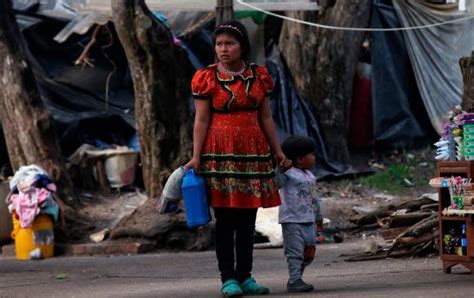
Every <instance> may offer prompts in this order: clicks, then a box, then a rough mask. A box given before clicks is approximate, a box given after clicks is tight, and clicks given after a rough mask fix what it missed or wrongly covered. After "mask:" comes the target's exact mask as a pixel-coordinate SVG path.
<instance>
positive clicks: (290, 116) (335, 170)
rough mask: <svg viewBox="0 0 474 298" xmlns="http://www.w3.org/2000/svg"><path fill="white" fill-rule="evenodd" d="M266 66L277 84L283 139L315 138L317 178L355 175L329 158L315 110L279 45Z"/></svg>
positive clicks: (276, 114) (274, 103) (274, 98)
mask: <svg viewBox="0 0 474 298" xmlns="http://www.w3.org/2000/svg"><path fill="white" fill-rule="evenodd" d="M266 66H267V68H268V71H269V72H270V74H271V76H272V79H273V81H274V89H273V92H272V95H271V98H270V99H271V107H272V114H273V119H274V120H275V123H276V125H277V130H278V134H279V137H280V140H284V139H285V137H286V136H288V135H293V134H294V135H304V136H309V137H311V138H313V139H314V140H315V142H316V145H317V148H316V158H317V163H316V169H315V174H316V176H317V177H329V176H341V175H347V174H353V169H352V167H351V166H350V165H345V164H342V163H340V162H337V161H334V160H332V159H331V158H329V156H328V155H327V153H326V148H325V146H324V142H323V139H322V137H321V132H320V130H319V126H318V122H317V119H316V116H315V115H316V112H315V110H314V107H313V106H312V104H311V103H309V102H307V101H306V100H304V99H302V98H301V97H300V96H299V95H298V93H297V92H296V89H295V87H294V85H293V83H292V81H291V75H290V71H289V69H288V68H287V66H286V64H285V63H284V61H283V60H282V58H281V54H280V51H279V50H278V49H277V47H276V46H275V45H274V46H273V49H272V51H271V54H270V55H269V56H267V61H266Z"/></svg>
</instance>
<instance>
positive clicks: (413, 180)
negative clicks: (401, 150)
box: [357, 163, 434, 194]
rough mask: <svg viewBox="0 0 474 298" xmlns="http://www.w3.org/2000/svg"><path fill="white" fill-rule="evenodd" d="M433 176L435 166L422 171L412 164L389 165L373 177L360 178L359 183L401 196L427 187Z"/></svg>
mask: <svg viewBox="0 0 474 298" xmlns="http://www.w3.org/2000/svg"><path fill="white" fill-rule="evenodd" d="M420 170H422V171H420ZM433 175H434V167H433V166H428V167H426V168H422V169H420V168H419V167H417V166H416V165H413V164H412V163H401V164H392V165H389V166H388V167H387V168H386V169H385V170H380V171H378V172H376V173H375V174H373V175H370V176H366V177H360V178H358V179H357V182H358V183H360V184H362V185H363V186H365V187H370V188H375V189H378V190H382V191H387V192H389V193H394V194H400V193H402V192H404V191H405V190H407V188H411V187H419V186H425V185H427V183H428V180H429V178H430V177H432V176H433Z"/></svg>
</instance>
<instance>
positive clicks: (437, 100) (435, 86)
mask: <svg viewBox="0 0 474 298" xmlns="http://www.w3.org/2000/svg"><path fill="white" fill-rule="evenodd" d="M393 6H394V7H395V10H396V13H397V15H398V18H399V20H400V23H401V24H402V26H403V27H412V26H422V25H427V24H433V23H439V22H444V21H449V20H453V19H456V18H462V17H466V16H468V13H466V12H459V11H458V10H457V9H454V10H452V11H446V10H437V9H433V8H431V7H428V6H427V5H425V4H423V2H420V1H413V0H407V1H393ZM403 37H404V39H405V44H406V47H407V50H408V55H409V57H410V61H411V64H412V66H413V70H414V73H415V77H416V81H417V84H418V89H419V90H420V94H421V98H422V99H423V102H424V105H425V107H426V110H427V112H428V115H429V118H430V119H431V123H432V124H433V126H434V127H435V129H436V130H437V131H438V133H441V132H442V117H443V116H444V115H446V113H447V112H448V111H449V109H450V108H452V107H453V106H454V105H456V104H460V103H461V98H462V90H463V81H462V74H461V69H460V68H459V59H460V58H461V57H466V56H470V55H471V51H472V50H474V19H469V20H466V21H462V22H456V23H450V24H446V25H443V26H438V27H431V28H425V29H418V30H409V31H403Z"/></svg>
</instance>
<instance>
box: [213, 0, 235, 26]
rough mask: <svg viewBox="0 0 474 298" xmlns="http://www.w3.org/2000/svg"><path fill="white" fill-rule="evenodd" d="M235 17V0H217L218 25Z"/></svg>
mask: <svg viewBox="0 0 474 298" xmlns="http://www.w3.org/2000/svg"><path fill="white" fill-rule="evenodd" d="M233 18H234V4H233V0H217V2H216V26H219V25H220V24H222V23H224V22H226V21H229V20H232V19H233Z"/></svg>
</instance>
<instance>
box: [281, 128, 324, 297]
mask: <svg viewBox="0 0 474 298" xmlns="http://www.w3.org/2000/svg"><path fill="white" fill-rule="evenodd" d="M281 147H282V150H283V152H284V154H285V155H286V156H287V157H288V158H289V159H290V160H291V161H292V162H293V166H292V167H291V168H290V169H288V170H286V171H285V172H283V173H282V172H281V170H280V169H277V170H276V180H277V183H278V186H279V187H280V197H281V205H280V209H279V214H278V217H279V218H278V221H279V223H280V224H281V226H282V230H283V246H284V250H285V256H286V259H287V262H288V273H289V279H288V283H287V286H286V287H287V290H288V292H309V291H312V290H313V289H314V287H313V286H312V285H310V284H307V283H305V282H304V281H303V279H302V275H303V271H304V268H305V267H306V266H308V265H309V264H310V263H311V262H312V261H313V259H314V253H315V251H316V227H315V222H316V223H317V224H318V225H319V224H320V223H321V222H322V217H321V215H320V211H319V202H318V200H317V198H316V178H315V177H314V175H313V174H312V173H311V171H310V170H311V169H312V168H313V167H314V165H315V164H316V156H315V150H316V144H315V142H314V141H313V140H312V139H310V138H308V137H303V136H290V137H288V138H287V139H286V140H285V141H284V142H283V144H282V145H281Z"/></svg>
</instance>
